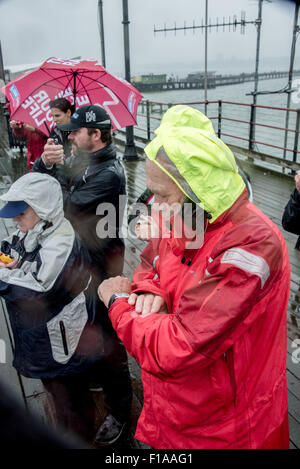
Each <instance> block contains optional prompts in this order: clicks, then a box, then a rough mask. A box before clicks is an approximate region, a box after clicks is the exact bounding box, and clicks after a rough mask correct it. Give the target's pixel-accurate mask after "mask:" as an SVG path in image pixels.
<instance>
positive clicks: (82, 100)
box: [54, 87, 90, 107]
mask: <svg viewBox="0 0 300 469" xmlns="http://www.w3.org/2000/svg"><path fill="white" fill-rule="evenodd" d="M57 98H70V99H69V101H70V103H71V104H74V96H73V91H72V89H71V88H70V87H69V88H66V89H65V90H64V91H60V92H59V93H58V94H57V95H56V96H55V97H54V99H57ZM76 103H77V107H80V106H84V105H85V104H90V100H89V97H88V95H87V94H83V95H81V96H76Z"/></svg>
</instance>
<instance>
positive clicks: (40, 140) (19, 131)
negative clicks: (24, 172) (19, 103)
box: [10, 120, 47, 171]
mask: <svg viewBox="0 0 300 469" xmlns="http://www.w3.org/2000/svg"><path fill="white" fill-rule="evenodd" d="M10 127H11V128H12V130H13V134H14V136H15V137H16V138H20V139H25V140H26V148H27V151H26V160H27V166H28V169H29V171H31V170H32V167H33V164H34V162H35V160H37V159H38V158H39V157H40V156H41V154H42V153H43V151H44V145H45V144H46V142H47V137H46V135H44V134H43V133H42V132H40V131H39V130H37V129H35V128H34V127H32V126H31V125H29V124H25V123H23V122H19V121H15V120H11V121H10Z"/></svg>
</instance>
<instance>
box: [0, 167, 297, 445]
mask: <svg viewBox="0 0 300 469" xmlns="http://www.w3.org/2000/svg"><path fill="white" fill-rule="evenodd" d="M124 166H125V169H126V174H127V189H128V202H129V204H130V203H132V202H134V201H135V200H136V199H137V197H138V196H139V195H140V194H141V193H142V192H143V191H144V189H145V170H144V161H143V160H142V159H141V160H140V161H138V162H131V163H125V164H124ZM242 167H243V169H244V170H245V171H247V172H248V174H249V175H250V176H251V183H252V187H253V196H254V203H255V204H256V205H257V206H258V207H259V208H260V209H261V210H262V211H263V212H264V213H265V214H266V215H268V216H269V218H271V220H272V221H273V222H274V223H275V224H276V225H277V226H278V227H279V228H280V229H281V232H282V233H283V235H284V237H285V239H286V242H287V246H288V249H289V254H290V262H291V270H292V276H291V292H290V302H289V308H288V313H287V325H288V350H287V381H288V398H289V423H290V448H292V449H299V448H300V363H294V362H293V360H292V353H293V351H294V350H295V349H293V348H292V343H293V341H294V340H296V339H300V252H299V251H297V250H295V249H294V245H295V243H296V239H297V237H296V236H294V235H292V234H290V233H286V232H284V231H283V229H282V228H281V216H282V211H283V209H284V206H285V204H286V203H287V201H288V199H289V196H290V193H291V191H292V189H293V187H294V183H293V179H292V178H289V177H287V176H285V175H280V174H275V173H271V172H269V171H267V170H266V169H261V168H258V167H255V166H253V165H251V164H248V163H245V162H243V163H242ZM7 189H8V187H7V186H5V185H4V184H2V186H1V185H0V192H3V191H5V190H7ZM12 229H13V225H12V222H8V223H7V220H6V221H5V223H4V220H3V219H0V236H1V239H3V237H5V236H7V234H8V233H9V232H11V231H12ZM144 246H145V243H144V242H141V241H138V240H131V239H130V240H128V239H127V240H126V253H125V264H124V275H126V276H127V277H129V278H131V277H132V274H133V270H134V269H135V267H136V266H137V264H138V263H139V254H140V253H141V251H142V249H143V248H144ZM0 340H1V341H2V343H3V342H4V343H5V344H6V360H5V363H1V356H0V376H1V380H2V381H3V382H4V383H5V384H6V385H7V386H9V387H10V388H11V389H12V392H13V393H14V394H16V395H17V396H18V398H19V399H20V400H21V401H22V402H23V403H24V405H25V406H26V407H27V408H28V410H29V411H30V412H34V413H36V414H38V415H39V416H40V417H41V418H42V420H44V421H47V420H49V419H50V421H53V422H54V416H53V411H52V405H51V402H49V400H48V399H47V396H46V393H45V392H44V389H43V386H42V384H41V383H40V381H39V380H32V379H27V378H23V377H21V376H19V375H18V374H17V373H16V371H15V369H14V368H13V367H12V365H11V362H12V353H13V352H12V350H13V340H12V337H11V331H10V327H9V321H8V317H7V313H6V308H5V303H4V301H3V300H1V299H0ZM298 356H299V354H298ZM129 366H130V372H131V377H132V383H133V388H134V399H133V412H132V431H131V435H130V437H129V439H128V440H127V443H126V444H127V448H147V446H145V445H143V444H142V443H140V442H137V441H136V440H134V438H133V434H134V429H135V425H136V421H137V419H138V416H139V413H140V411H141V408H142V401H143V389H142V384H141V377H140V369H139V366H138V364H137V363H136V361H135V360H134V359H133V358H131V357H129ZM99 408H100V413H101V402H100V403H99Z"/></svg>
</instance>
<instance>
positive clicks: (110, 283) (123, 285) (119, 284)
mask: <svg viewBox="0 0 300 469" xmlns="http://www.w3.org/2000/svg"><path fill="white" fill-rule="evenodd" d="M121 292H122V293H128V294H130V292H131V283H130V281H129V280H128V278H126V277H120V276H118V277H111V278H109V279H107V280H104V281H103V282H102V283H100V285H99V287H98V296H99V298H100V300H101V301H103V303H104V304H105V306H106V307H108V303H109V300H110V297H111V296H112V295H113V294H114V293H121Z"/></svg>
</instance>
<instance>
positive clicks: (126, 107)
mask: <svg viewBox="0 0 300 469" xmlns="http://www.w3.org/2000/svg"><path fill="white" fill-rule="evenodd" d="M89 80H91V81H93V82H95V83H98V84H99V82H98V81H97V80H96V79H95V78H89ZM103 86H105V85H103ZM106 88H108V87H106ZM95 89H97V88H95ZM111 91H112V90H111ZM113 93H114V94H115V95H116V93H115V92H114V91H113ZM116 96H117V98H118V99H119V101H120V102H121V103H122V104H123V106H124V107H125V109H127V110H128V113H129V114H130V115H131V117H132V118H133V119H134V121H135V123H136V119H135V118H134V116H133V114H132V113H131V112H130V111H129V109H128V106H127V104H125V103H124V101H123V100H122V99H121V98H120V96H118V95H116Z"/></svg>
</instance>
